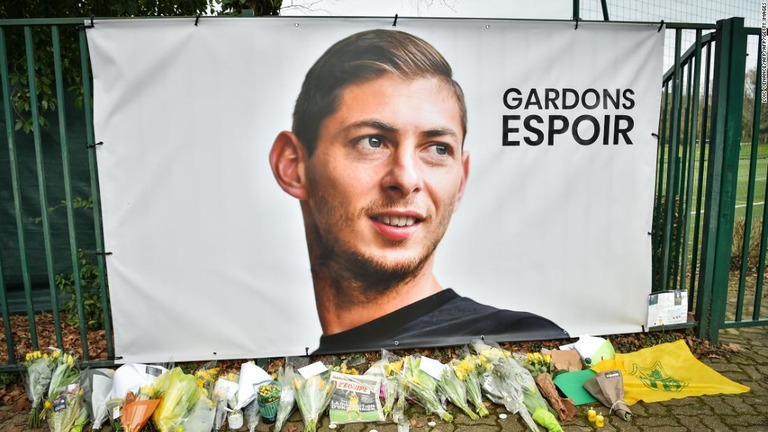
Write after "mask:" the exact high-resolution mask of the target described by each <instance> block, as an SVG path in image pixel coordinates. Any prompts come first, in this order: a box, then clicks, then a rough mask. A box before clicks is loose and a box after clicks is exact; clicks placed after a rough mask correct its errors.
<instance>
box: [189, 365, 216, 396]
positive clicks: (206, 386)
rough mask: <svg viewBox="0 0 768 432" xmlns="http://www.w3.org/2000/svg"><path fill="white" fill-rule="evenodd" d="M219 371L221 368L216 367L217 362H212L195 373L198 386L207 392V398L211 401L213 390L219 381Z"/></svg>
mask: <svg viewBox="0 0 768 432" xmlns="http://www.w3.org/2000/svg"><path fill="white" fill-rule="evenodd" d="M219 371H220V368H218V367H217V366H216V361H210V362H208V363H206V364H204V365H202V366H200V367H199V368H197V370H196V371H195V379H196V380H197V386H198V387H200V388H201V389H203V390H204V391H205V396H206V397H207V398H208V399H210V400H213V390H214V388H215V387H216V381H217V380H218V379H219Z"/></svg>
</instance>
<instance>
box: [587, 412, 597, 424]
mask: <svg viewBox="0 0 768 432" xmlns="http://www.w3.org/2000/svg"><path fill="white" fill-rule="evenodd" d="M596 415H597V411H595V410H593V409H592V408H590V409H589V411H587V418H588V419H589V422H590V423H594V422H595V416H596Z"/></svg>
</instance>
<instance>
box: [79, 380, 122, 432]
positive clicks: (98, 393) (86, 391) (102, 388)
mask: <svg viewBox="0 0 768 432" xmlns="http://www.w3.org/2000/svg"><path fill="white" fill-rule="evenodd" d="M114 373H115V371H114V370H112V369H108V368H98V369H86V370H84V371H83V372H81V373H80V389H81V390H82V391H83V402H84V403H85V408H86V409H87V410H88V415H89V417H90V420H91V430H94V431H97V430H100V429H101V426H102V425H103V424H104V422H105V421H106V420H107V418H108V417H109V411H108V409H107V403H106V402H107V400H108V398H109V394H110V392H111V391H112V381H113V377H114Z"/></svg>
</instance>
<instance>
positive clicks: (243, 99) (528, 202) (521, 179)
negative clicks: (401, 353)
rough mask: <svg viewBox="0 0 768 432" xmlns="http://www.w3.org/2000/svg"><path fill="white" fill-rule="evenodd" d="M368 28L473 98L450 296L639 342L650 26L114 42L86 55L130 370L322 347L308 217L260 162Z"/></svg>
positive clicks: (157, 32)
mask: <svg viewBox="0 0 768 432" xmlns="http://www.w3.org/2000/svg"><path fill="white" fill-rule="evenodd" d="M377 28H380V29H390V30H400V31H404V32H408V33H411V34H413V35H416V36H419V37H421V38H423V39H425V40H426V41H428V42H429V43H431V44H432V45H434V47H435V48H436V49H437V50H438V51H440V52H441V53H442V54H443V56H445V58H446V59H447V60H448V62H449V63H450V64H451V65H452V67H453V70H454V78H455V80H456V81H457V82H458V83H459V84H460V85H461V86H462V88H463V90H464V94H465V96H466V104H467V113H468V127H467V135H466V140H465V142H464V149H465V151H468V152H469V154H470V156H471V159H470V161H471V163H470V170H469V172H470V174H469V177H468V181H467V184H466V190H465V192H464V197H463V200H462V202H461V206H460V208H459V210H458V211H457V212H456V213H455V214H454V216H453V219H452V220H451V222H450V226H449V228H448V231H447V234H446V236H445V238H444V239H443V241H442V242H441V243H440V245H439V247H438V249H437V252H436V254H437V255H436V259H435V274H436V276H437V279H438V280H439V281H440V283H441V284H442V286H444V287H450V288H453V289H454V290H455V291H456V292H457V293H459V294H460V295H463V296H467V297H471V298H472V299H474V300H476V301H477V302H480V303H483V304H487V305H492V306H495V307H497V308H503V309H512V310H517V311H529V312H533V313H535V314H538V315H541V316H544V317H546V318H549V319H550V320H552V321H554V322H555V323H557V324H558V325H559V326H561V327H562V328H564V329H565V330H567V331H568V332H569V333H570V335H571V336H574V337H576V336H579V335H582V334H592V335H601V334H602V335H604V334H616V333H627V332H638V331H642V328H643V325H644V324H645V322H646V314H647V295H648V294H649V292H650V287H651V241H650V235H649V233H650V231H651V215H652V206H653V191H654V173H655V168H654V166H655V158H656V140H655V138H654V137H653V134H655V133H656V132H657V127H658V117H659V105H660V95H661V77H662V52H663V42H664V37H663V31H662V32H659V31H658V25H654V26H648V25H634V24H633V25H630V24H613V23H580V24H579V25H578V28H575V26H574V23H573V22H526V21H506V20H481V19H471V20H451V19H437V20H435V19H406V18H400V19H399V20H398V21H397V26H396V27H394V28H393V20H392V19H391V18H387V19H383V18H382V19H357V18H348V19H340V18H338V19H337V18H243V19H239V18H228V19H213V18H205V17H203V18H201V19H200V20H199V22H197V23H196V22H195V19H136V20H108V21H96V22H95V26H94V27H93V28H90V29H88V30H87V32H88V33H87V35H88V43H89V49H90V55H91V61H92V68H93V81H94V107H95V108H94V126H95V134H96V140H97V141H101V142H103V144H102V145H99V146H97V157H98V168H99V182H100V187H101V200H102V206H103V220H104V238H105V246H106V251H108V252H111V255H109V256H108V257H107V269H108V280H109V288H110V295H111V305H112V317H113V324H114V335H115V349H116V353H117V355H118V356H121V358H122V361H125V362H153V361H189V360H202V359H242V358H254V357H274V356H283V355H296V354H305V353H306V352H312V351H313V350H314V349H316V348H317V346H318V341H319V337H320V335H321V333H322V330H321V327H320V322H319V320H318V316H317V311H316V304H315V298H314V294H313V281H312V278H311V274H310V265H309V259H308V253H307V245H306V240H305V235H304V225H303V221H302V214H301V210H300V208H299V202H298V200H296V199H295V198H293V197H291V196H289V195H288V194H286V193H285V192H284V191H283V190H282V189H281V188H280V187H279V186H278V184H277V182H276V181H275V178H274V176H273V174H272V171H271V169H270V164H269V160H268V158H269V152H270V148H271V146H272V143H273V141H274V140H275V137H276V136H277V134H278V133H279V132H280V131H283V130H290V129H291V122H292V112H293V108H294V103H295V101H296V98H297V96H298V94H299V91H300V88H301V85H302V81H303V79H304V76H305V74H306V73H307V70H308V69H309V68H310V66H311V65H312V64H313V63H314V62H315V60H317V58H318V57H319V56H320V55H321V54H322V53H323V52H324V51H325V50H326V49H327V48H328V47H329V46H331V45H332V44H333V43H335V42H336V41H338V40H340V39H342V38H344V37H346V36H348V35H351V34H353V33H356V32H359V31H363V30H370V29H377ZM376 102H377V101H371V103H374V104H375V103H376ZM427 342H428V345H440V344H443V343H445V342H455V340H452V339H450V338H446V339H435V340H430V341H427Z"/></svg>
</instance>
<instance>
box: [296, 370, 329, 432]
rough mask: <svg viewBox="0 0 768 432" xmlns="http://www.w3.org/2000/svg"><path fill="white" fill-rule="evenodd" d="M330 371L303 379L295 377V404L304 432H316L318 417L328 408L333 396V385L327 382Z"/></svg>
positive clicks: (299, 376)
mask: <svg viewBox="0 0 768 432" xmlns="http://www.w3.org/2000/svg"><path fill="white" fill-rule="evenodd" d="M329 377H330V371H325V372H322V373H319V374H316V375H312V376H311V377H309V378H307V379H304V378H303V377H302V376H301V375H296V377H295V378H294V379H293V390H294V395H295V397H296V404H297V405H298V406H299V411H300V412H301V417H302V419H303V420H304V432H315V431H317V424H318V421H319V419H320V415H321V414H322V413H323V412H325V410H326V408H328V404H329V403H330V402H331V396H333V390H334V385H333V384H332V383H331V382H330V380H329Z"/></svg>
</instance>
